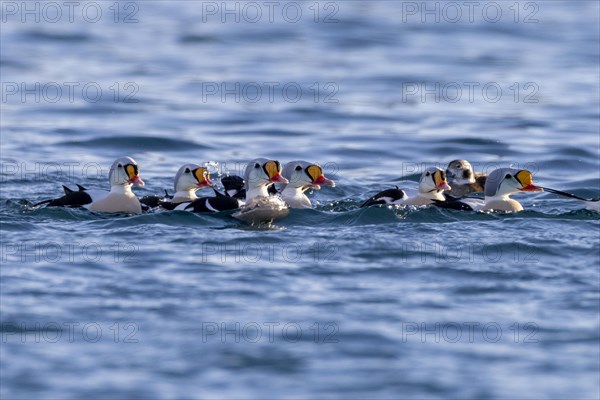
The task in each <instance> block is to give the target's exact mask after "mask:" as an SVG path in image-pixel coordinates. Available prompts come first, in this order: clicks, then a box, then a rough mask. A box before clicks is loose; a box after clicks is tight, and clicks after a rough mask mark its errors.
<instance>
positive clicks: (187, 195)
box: [160, 164, 240, 213]
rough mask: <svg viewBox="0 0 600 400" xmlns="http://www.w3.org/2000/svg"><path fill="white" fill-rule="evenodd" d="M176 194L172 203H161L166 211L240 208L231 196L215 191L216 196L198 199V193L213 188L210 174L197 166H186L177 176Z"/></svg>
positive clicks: (210, 210) (197, 211) (200, 211)
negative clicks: (202, 189)
mask: <svg viewBox="0 0 600 400" xmlns="http://www.w3.org/2000/svg"><path fill="white" fill-rule="evenodd" d="M173 186H174V188H175V194H174V195H173V198H172V199H171V200H170V201H164V202H161V203H160V206H161V207H162V208H164V209H166V210H171V211H172V210H182V211H191V212H196V213H205V212H210V213H213V212H220V211H228V210H235V209H236V208H239V207H240V202H239V201H238V200H237V199H235V198H233V197H229V196H224V195H222V194H220V193H219V192H217V191H216V190H215V193H216V196H212V197H198V196H197V195H196V191H197V190H198V189H201V188H205V187H212V186H213V183H212V181H211V180H210V174H209V172H208V170H207V169H206V168H205V167H201V166H200V165H197V164H185V165H183V166H182V167H181V168H179V171H177V174H176V175H175V180H174V183H173Z"/></svg>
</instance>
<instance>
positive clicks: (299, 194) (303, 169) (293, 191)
mask: <svg viewBox="0 0 600 400" xmlns="http://www.w3.org/2000/svg"><path fill="white" fill-rule="evenodd" d="M283 177H284V178H286V179H287V180H288V181H289V183H288V184H287V185H284V186H283V188H282V189H283V190H282V191H281V197H282V198H283V200H284V201H285V202H286V204H287V205H288V206H289V207H291V208H310V207H312V204H311V202H310V200H309V198H308V197H307V196H306V195H305V194H304V192H305V191H307V190H308V189H314V190H319V189H321V186H335V182H334V181H332V180H331V179H328V178H326V177H325V175H324V174H323V169H322V168H321V167H320V166H318V165H317V164H313V163H310V162H307V161H291V162H289V163H287V164H286V165H285V167H284V168H283Z"/></svg>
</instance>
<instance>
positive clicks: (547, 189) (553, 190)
mask: <svg viewBox="0 0 600 400" xmlns="http://www.w3.org/2000/svg"><path fill="white" fill-rule="evenodd" d="M540 187H541V186H540ZM542 189H544V190H545V191H546V192H548V193H553V194H557V195H559V196H563V197H569V198H571V199H577V200H581V201H598V199H600V198H593V199H584V198H583V197H579V196H577V195H575V194H572V193H567V192H563V191H561V190H556V189H551V188H547V187H542Z"/></svg>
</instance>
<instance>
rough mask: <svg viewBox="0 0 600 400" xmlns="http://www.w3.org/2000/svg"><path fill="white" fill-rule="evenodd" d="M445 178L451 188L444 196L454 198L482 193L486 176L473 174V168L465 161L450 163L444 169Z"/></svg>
mask: <svg viewBox="0 0 600 400" xmlns="http://www.w3.org/2000/svg"><path fill="white" fill-rule="evenodd" d="M446 176H447V177H448V183H449V184H450V186H451V187H452V189H451V190H449V191H448V192H446V194H448V195H450V196H454V197H462V196H466V195H468V194H472V193H483V191H484V188H485V181H486V179H487V175H486V174H481V173H475V172H473V167H472V166H471V163H470V162H468V161H467V160H453V161H450V163H449V164H448V167H447V168H446Z"/></svg>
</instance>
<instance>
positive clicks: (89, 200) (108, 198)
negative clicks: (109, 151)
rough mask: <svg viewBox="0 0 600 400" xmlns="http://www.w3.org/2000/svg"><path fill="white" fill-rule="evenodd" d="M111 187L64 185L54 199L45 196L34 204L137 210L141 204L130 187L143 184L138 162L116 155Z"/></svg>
mask: <svg viewBox="0 0 600 400" xmlns="http://www.w3.org/2000/svg"><path fill="white" fill-rule="evenodd" d="M108 181H109V182H110V191H107V190H95V189H90V190H88V189H86V188H84V187H83V186H80V185H77V187H78V189H79V190H77V191H75V190H71V189H69V188H68V187H66V186H63V190H64V192H65V195H64V196H62V197H60V198H58V199H53V200H46V201H43V202H41V203H38V204H36V205H41V204H47V206H48V207H84V208H87V209H88V210H90V211H96V212H110V213H130V214H139V213H141V212H142V206H141V204H140V202H139V200H138V198H137V197H136V196H135V194H134V193H133V191H132V190H131V187H132V186H133V185H138V186H144V181H143V180H142V179H141V178H140V176H139V172H138V164H137V162H135V160H134V159H133V158H131V157H121V158H119V159H117V160H116V161H115V162H114V163H113V164H112V166H111V167H110V171H109V173H108Z"/></svg>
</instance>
